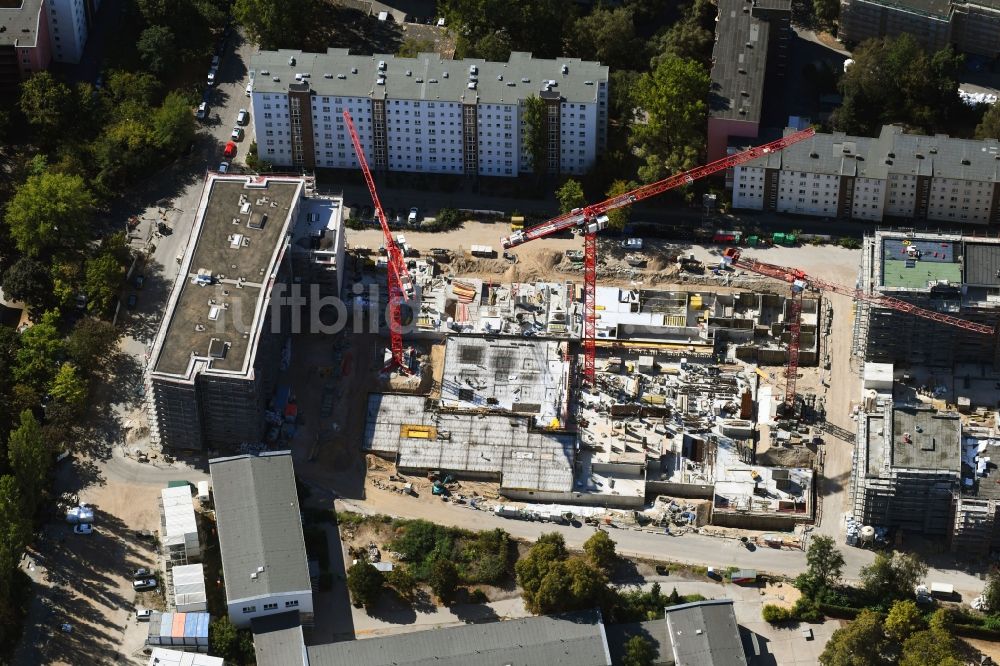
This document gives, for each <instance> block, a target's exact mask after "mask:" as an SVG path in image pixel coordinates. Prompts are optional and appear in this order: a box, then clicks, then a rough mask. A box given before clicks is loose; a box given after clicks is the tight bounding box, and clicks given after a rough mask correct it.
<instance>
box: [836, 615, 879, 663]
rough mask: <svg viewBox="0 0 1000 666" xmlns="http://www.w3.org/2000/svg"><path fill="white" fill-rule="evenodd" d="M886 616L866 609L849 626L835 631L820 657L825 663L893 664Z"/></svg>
mask: <svg viewBox="0 0 1000 666" xmlns="http://www.w3.org/2000/svg"><path fill="white" fill-rule="evenodd" d="M888 651H889V645H888V641H887V640H886V636H885V631H884V630H883V629H882V616H881V615H879V614H878V613H876V612H875V611H871V610H863V611H861V613H860V614H859V615H858V617H857V618H856V619H855V620H854V621H853V622H851V623H850V624H849V625H847V626H846V627H842V628H840V629H837V630H836V631H835V632H833V635H832V636H830V640H829V641H827V644H826V647H825V648H824V649H823V652H822V654H820V656H819V663H820V664H822V666H882V665H885V666H889V664H891V663H892V661H891V659H890V657H889V655H888Z"/></svg>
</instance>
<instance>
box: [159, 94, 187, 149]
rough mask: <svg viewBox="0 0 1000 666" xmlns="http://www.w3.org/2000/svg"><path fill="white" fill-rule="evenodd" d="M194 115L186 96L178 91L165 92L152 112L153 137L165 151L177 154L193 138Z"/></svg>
mask: <svg viewBox="0 0 1000 666" xmlns="http://www.w3.org/2000/svg"><path fill="white" fill-rule="evenodd" d="M194 130H195V128H194V116H193V115H191V106H190V104H188V100H187V98H186V97H185V96H184V95H182V94H181V93H179V92H176V91H175V92H170V93H167V96H166V98H165V99H164V100H163V104H162V105H160V107H159V108H158V109H157V110H156V111H155V112H154V113H153V137H154V141H155V142H156V145H157V146H159V148H160V149H161V150H163V151H165V152H168V153H173V154H177V153H180V152H181V151H183V150H184V149H185V148H186V147H187V145H188V143H189V142H190V141H191V139H193V138H194Z"/></svg>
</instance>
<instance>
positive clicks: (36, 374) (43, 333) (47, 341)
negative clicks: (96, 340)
mask: <svg viewBox="0 0 1000 666" xmlns="http://www.w3.org/2000/svg"><path fill="white" fill-rule="evenodd" d="M58 322H59V315H58V313H56V312H54V311H51V310H50V311H48V312H46V313H44V314H43V315H42V318H41V320H40V321H38V322H36V323H35V325H34V326H32V327H30V328H28V329H27V330H25V331H24V333H22V334H21V344H20V346H19V348H18V350H17V357H16V363H15V364H14V373H13V374H14V381H16V382H18V383H20V384H25V385H27V386H32V387H34V388H35V389H36V390H37V391H42V390H45V389H46V388H48V385H49V382H50V381H51V380H52V377H53V375H55V369H56V368H57V367H58V365H59V363H58V360H59V358H60V357H61V356H62V354H63V351H64V348H63V340H62V336H61V335H60V334H59V328H58V326H57V324H58Z"/></svg>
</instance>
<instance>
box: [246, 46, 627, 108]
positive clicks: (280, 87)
mask: <svg viewBox="0 0 1000 666" xmlns="http://www.w3.org/2000/svg"><path fill="white" fill-rule="evenodd" d="M380 61H385V70H384V72H383V73H384V74H385V84H384V85H378V84H377V79H378V76H379V73H380V72H379V62H380ZM290 62H294V63H295V64H294V65H292V64H290ZM473 66H474V67H476V78H477V85H476V88H475V89H474V90H473V89H470V88H469V87H468V86H469V82H470V68H471V67H473ZM563 66H566V68H567V72H566V73H565V74H563V71H562V69H563ZM250 68H251V70H253V72H254V85H253V90H254V92H255V93H256V92H261V93H286V92H288V86H289V84H295V83H296V74H308V77H304V78H301V79H300V80H301V81H303V82H305V83H308V85H309V87H310V88H311V89H312V90H314V91H315V93H316V94H318V95H324V96H331V95H343V96H345V97H368V98H373V99H383V98H390V99H411V100H430V101H434V100H439V99H440V100H447V101H452V102H455V101H466V102H472V101H476V100H478V102H479V103H483V104H497V103H504V104H513V103H516V102H517V101H518V100H521V99H526V98H527V97H530V96H531V95H538V94H540V93H541V91H542V88H543V84H544V83H545V81H555V82H556V85H555V87H554V88H553V90H554V91H555V92H557V93H559V95H560V96H561V97H562V98H563V99H564V100H566V101H568V102H583V103H587V102H590V103H594V102H596V101H597V89H598V86H597V84H598V82H600V81H607V80H608V68H607V67H606V66H604V65H601V64H600V63H597V62H585V61H582V60H580V59H579V58H558V59H556V60H541V59H538V58H533V57H531V54H530V53H520V52H516V51H515V52H514V53H511V54H510V60H509V61H508V62H506V63H503V62H488V61H486V60H481V59H473V58H467V59H465V60H444V59H442V58H441V56H440V55H438V54H436V53H420V54H418V55H417V57H415V58H401V57H397V56H395V55H392V54H385V53H376V54H375V55H371V56H367V55H350V54H349V53H348V50H347V49H328V50H327V52H326V53H304V52H302V51H293V50H287V49H285V50H280V51H261V52H260V53H257V54H256V55H254V56H253V57H251V59H250ZM265 71H266V72H267V74H264V72H265ZM340 77H343V78H340ZM275 78H277V79H278V80H277V81H275V80H274V79H275Z"/></svg>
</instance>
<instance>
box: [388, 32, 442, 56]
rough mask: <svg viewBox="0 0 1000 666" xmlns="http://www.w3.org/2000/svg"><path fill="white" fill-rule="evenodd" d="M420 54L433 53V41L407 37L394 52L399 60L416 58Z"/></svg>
mask: <svg viewBox="0 0 1000 666" xmlns="http://www.w3.org/2000/svg"><path fill="white" fill-rule="evenodd" d="M421 53H434V41H433V40H430V39H420V38H418V37H407V38H406V39H404V40H403V43H402V44H400V45H399V49H397V50H396V55H397V56H399V57H400V58H416V57H417V56H418V55H419V54H421Z"/></svg>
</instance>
